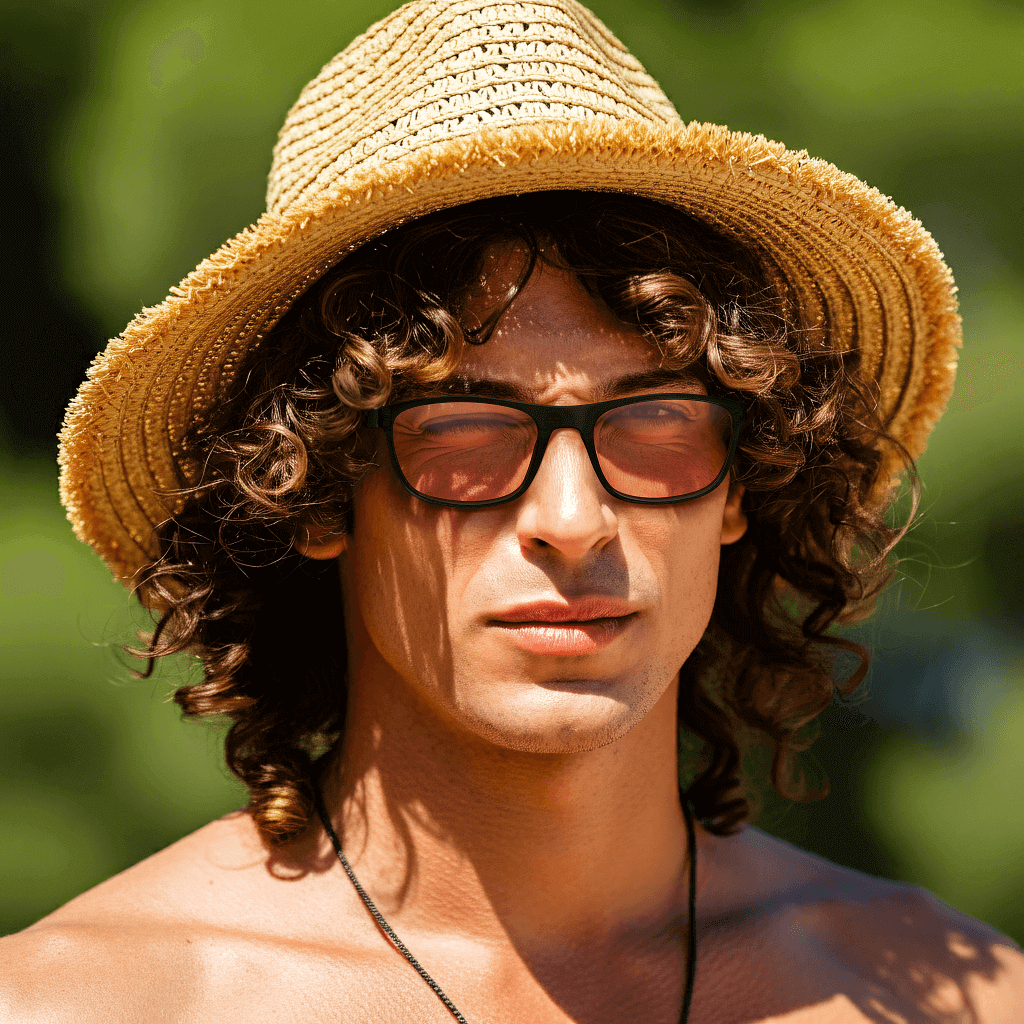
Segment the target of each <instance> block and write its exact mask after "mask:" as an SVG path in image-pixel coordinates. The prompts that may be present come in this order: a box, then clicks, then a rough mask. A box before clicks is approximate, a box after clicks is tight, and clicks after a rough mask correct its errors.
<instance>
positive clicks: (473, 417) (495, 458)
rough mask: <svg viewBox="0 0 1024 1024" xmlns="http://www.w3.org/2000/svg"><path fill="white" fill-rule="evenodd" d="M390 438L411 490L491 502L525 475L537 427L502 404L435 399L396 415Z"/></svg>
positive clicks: (525, 417) (448, 498) (452, 499)
mask: <svg viewBox="0 0 1024 1024" xmlns="http://www.w3.org/2000/svg"><path fill="white" fill-rule="evenodd" d="M393 436H394V439H395V454H396V455H397V456H398V465H399V466H400V467H401V470H402V474H403V475H404V476H405V479H406V480H407V481H408V483H409V485H410V486H411V487H412V488H413V490H415V491H417V492H418V493H420V494H423V495H426V496H427V497H429V498H440V499H441V500H443V501H494V500H495V499H497V498H504V497H505V496H506V495H508V494H511V493H512V492H513V491H514V490H515V489H516V488H517V487H518V486H519V485H520V484H521V483H522V482H523V480H524V478H525V477H526V470H527V469H528V468H529V465H530V458H531V457H532V455H533V448H534V444H535V443H536V441H537V425H536V424H535V423H534V422H533V419H532V418H531V417H530V416H528V415H527V414H526V413H525V412H521V411H520V410H519V409H509V408H507V407H505V406H503V405H490V404H488V403H486V402H437V403H434V404H432V405H417V406H414V407H413V408H411V409H405V410H403V411H402V412H401V413H399V414H398V416H397V418H396V419H395V425H394V431H393Z"/></svg>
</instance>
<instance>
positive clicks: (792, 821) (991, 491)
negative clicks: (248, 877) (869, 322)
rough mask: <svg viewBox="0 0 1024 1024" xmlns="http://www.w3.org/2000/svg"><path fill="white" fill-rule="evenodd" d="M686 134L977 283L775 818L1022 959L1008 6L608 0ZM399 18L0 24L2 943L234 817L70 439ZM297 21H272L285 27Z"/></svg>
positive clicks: (1017, 83) (1014, 143)
mask: <svg viewBox="0 0 1024 1024" xmlns="http://www.w3.org/2000/svg"><path fill="white" fill-rule="evenodd" d="M594 9H595V10H596V12H597V13H598V14H599V15H600V16H601V17H602V18H603V19H604V20H605V21H606V22H607V24H608V25H609V26H610V27H611V28H612V30H613V31H614V32H615V33H616V34H617V35H619V37H620V38H622V39H623V41H624V42H625V43H626V44H627V45H628V46H629V47H630V49H632V50H633V52H634V53H636V54H637V56H639V57H640V59H641V60H642V61H643V62H644V64H645V65H646V66H647V68H648V70H650V71H651V72H652V74H653V75H654V76H655V77H656V78H657V79H658V80H659V81H660V82H661V83H662V85H663V86H664V88H665V89H666V91H667V93H668V95H669V97H670V98H671V99H672V100H673V101H674V102H675V104H676V106H677V108H678V109H679V111H680V113H681V114H682V116H683V117H684V118H686V119H690V118H696V119H699V120H706V121H717V122H720V123H724V124H728V125H729V126H730V127H731V128H733V129H744V130H749V131H755V132H762V133H764V134H765V135H767V136H768V137H770V138H776V139H780V140H782V141H784V142H785V143H786V144H787V145H788V146H790V147H791V148H796V149H799V148H806V149H807V150H809V152H810V153H811V154H812V155H815V156H821V157H825V158H827V159H829V160H831V161H833V162H835V163H836V164H838V165H839V166H840V167H842V168H843V169H844V170H849V171H852V172H853V173H855V174H857V175H858V176H860V177H862V178H864V179H865V180H867V181H868V182H870V183H871V184H873V185H876V186H877V187H878V188H879V189H881V191H882V192H884V193H886V194H887V195H891V196H893V197H894V198H895V200H896V201H897V202H898V203H900V204H901V205H904V206H906V207H908V208H909V209H911V210H913V211H914V213H915V214H916V215H917V216H919V217H920V218H921V219H922V220H923V221H924V223H925V224H926V225H927V226H928V227H929V229H930V230H931V231H932V232H933V233H934V234H935V236H936V237H937V239H938V241H939V244H940V246H941V247H942V249H943V251H944V252H945V254H946V257H947V259H948V261H949V263H950V265H951V266H952V267H953V270H954V273H955V275H956V277H957V280H958V282H959V285H960V289H961V302H962V312H963V315H964V321H965V347H964V353H963V359H962V364H961V366H962V369H961V372H960V377H959V381H958V384H957V391H956V394H955V396H954V398H953V401H952V404H951V405H950V408H949V412H948V414H947V416H946V417H945V419H944V420H943V421H942V423H941V424H940V426H939V427H938V429H937V430H936V432H935V434H934V435H933V439H932V442H931V444H930V447H929V449H928V451H927V453H926V454H925V456H924V458H923V459H922V460H921V473H922V477H923V480H924V492H923V500H922V506H921V514H920V520H919V522H918V525H917V526H916V528H915V529H914V530H913V532H912V533H911V535H910V536H909V537H908V539H907V540H906V541H905V542H904V544H903V545H902V547H901V557H902V562H901V564H900V570H899V579H898V582H897V583H896V584H895V585H894V586H893V588H892V589H891V590H890V592H889V594H888V596H887V598H886V600H885V603H884V607H883V609H882V612H881V614H880V615H879V616H878V617H877V618H876V619H875V620H874V621H873V622H871V623H870V624H868V625H867V626H864V627H861V628H860V629H859V631H858V635H859V637H860V638H861V639H863V640H865V641H867V642H868V643H869V644H870V645H871V648H872V651H873V655H874V664H873V668H872V673H871V676H870V679H869V684H868V688H867V690H868V696H867V697H866V699H863V700H862V701H861V702H859V703H857V704H856V705H855V706H854V707H838V706H836V707H833V708H832V709H831V710H830V711H829V712H827V713H826V715H825V729H824V735H823V738H822V739H821V741H820V742H819V744H818V745H817V746H816V747H815V748H814V753H813V757H812V766H813V768H814V770H815V771H816V772H817V773H818V774H819V775H820V776H827V777H828V778H829V779H830V780H831V783H832V790H833V792H832V795H831V796H830V797H829V798H828V799H826V800H825V801H823V802H821V803H818V804H810V805H794V806H785V805H782V804H781V803H779V802H777V801H774V802H773V801H769V803H768V805H767V807H766V811H765V816H764V824H765V825H766V827H769V828H770V829H771V830H772V831H775V832H777V833H778V834H780V835H783V836H785V837H787V838H789V839H792V840H794V841H796V842H798V843H801V844H802V845H804V846H806V847H808V848H810V849H813V850H817V851H819V852H822V853H824V854H825V855H827V856H830V857H833V858H834V859H836V860H839V861H841V862H843V863H846V864H849V865H852V866H854V867H857V868H860V869H862V870H866V871H870V872H872V873H877V874H885V875H888V876H890V877H894V878H900V879H905V880H908V881H912V882H916V883H919V884H922V885H925V886H927V887H928V888H930V889H933V890H934V891H935V892H937V893H938V894H939V895H940V896H942V897H943V898H944V899H946V900H947V901H948V902H950V903H952V904H953V905H955V906H957V907H959V908H960V909H962V910H964V911H966V912H968V913H970V914H972V915H975V916H978V917H981V918H984V919H986V920H989V921H991V922H992V923H994V924H996V925H997V926H999V927H1000V928H1001V929H1003V930H1004V931H1006V932H1007V933H1009V934H1010V935H1012V936H1014V937H1015V938H1016V939H1017V940H1018V941H1020V940H1022V939H1024V900H1021V899H1020V896H1021V893H1022V890H1024V855H1022V851H1024V796H1022V790H1021V777H1022V774H1024V772H1022V769H1024V754H1022V745H1024V616H1022V613H1024V596H1022V595H1024V555H1022V552H1021V540H1020V535H1021V528H1022V527H1024V513H1022V511H1021V509H1022V504H1024V503H1022V500H1021V499H1022V497H1024V459H1022V454H1024V342H1022V337H1021V324H1022V322H1024V293H1022V287H1021V285H1022V279H1024V245H1022V241H1021V239H1022V237H1024V203H1022V202H1021V198H1020V180H1021V179H1020V167H1021V166H1022V164H1024V74H1022V69H1024V12H1022V10H1021V8H1020V6H1019V5H1017V4H1000V3H995V2H982V0H975V2H969V0H956V2H943V0H900V2H899V3H894V2H893V0H838V2H833V3H817V4H811V3H784V2H753V0H751V2H740V0H734V2H717V3H710V2H709V3H703V4H702V3H697V2H692V0H691V2H682V0H678V2H672V0H632V2H630V3H628V4H627V3H624V2H622V3H620V2H618V0H598V2H597V3H595V4H594ZM387 11H388V4H386V3H383V2H380V0H372V2H366V3H361V4H354V3H346V2H332V3H328V2H322V0H320V2H314V0H292V2H291V3H289V4H287V5H283V4H280V3H277V2H274V3H270V2H265V0H245V2H241V0H235V2H225V0H201V2H199V0H196V2H184V0H150V2H144V3H125V2H100V0H93V2H88V3H86V2H77V3H76V2H74V0H66V2H59V0H34V2H32V3H27V2H25V3H11V2H8V3H4V4H0V39H2V46H3V54H2V60H0V76H2V79H0V87H2V88H0V95H2V96H3V110H2V115H3V119H4V124H3V131H4V135H3V138H4V140H5V147H6V148H5V154H4V161H3V164H4V167H3V174H4V177H5V186H6V187H5V190H4V197H5V201H6V202H5V205H6V211H5V216H6V219H7V228H6V235H7V238H8V245H7V246H6V247H5V252H4V254H3V257H2V258H3V260H4V266H3V273H2V275H0V287H2V289H3V311H4V315H3V321H2V322H3V331H4V335H5V338H4V346H3V360H4V365H3V372H2V373H0V488H2V505H0V783H2V784H0V932H6V931H11V930H15V929H18V928H20V927H23V926H24V925H26V924H28V923H29V922H31V921H32V920H34V919H36V918H37V917H39V916H41V915H43V914H45V913H47V912H48V911H49V910H51V909H53V908H54V907H55V906H57V905H59V904H60V903H62V902H64V901H65V900H67V899H69V898H70V897H72V896H74V895H75V894H76V893H78V892H80V891H82V890H83V889H85V888H86V887H88V886H90V885H93V884H94V883H96V882H98V881H100V880H101V879H103V878H105V877H107V876H108V875H110V874H112V873H114V872H116V871H118V870H121V869H122V868H124V867H126V866H128V865H129V864H131V863H133V862H135V861H136V860H138V859H140V858H141V857H144V856H146V855H148V854H150V853H152V852H153V851H155V850H157V849H159V848H160V847H162V846H164V845H166V844H167V843H169V842H172V841H173V840H174V839H176V838H177V837H179V836H181V835H183V834H184V833H186V832H188V831H190V830H191V829H194V828H196V827H198V826H199V825H201V824H202V823H204V822H205V821H207V820H209V819H210V818H211V817H212V816H214V815H217V814H219V813H223V812H224V811H227V810H230V809H231V808H233V807H236V806H238V805H239V804H240V803H241V802H242V799H243V797H242V794H241V792H240V790H239V789H238V787H237V786H236V785H234V784H233V783H232V782H231V781H230V780H229V779H228V777H227V776H226V773H225V771H224V770H223V769H222V768H221V767H220V753H219V743H220V734H219V732H218V730H217V729H216V728H215V727H210V726H203V725H194V724H188V725H184V724H182V723H181V722H180V721H179V716H178V714H177V710H176V708H175V706H174V705H173V704H170V703H168V700H167V695H168V692H169V691H170V690H171V689H172V688H173V686H174V685H176V683H177V682H179V681H180V679H181V678H182V676H183V674H185V673H187V672H189V671H194V669H191V668H189V666H187V665H184V664H178V665H176V666H165V667H163V668H162V669H161V670H160V672H159V673H158V674H157V675H156V677H155V678H153V679H150V680H147V681H145V682H140V681H137V680H133V679H132V678H131V676H130V673H129V667H128V662H129V659H128V658H127V657H126V656H125V655H123V654H122V653H121V652H120V645H121V644H122V643H124V642H126V641H130V640H131V639H132V636H133V631H134V630H135V629H137V628H139V627H140V626H142V625H144V618H143V616H142V615H141V613H140V612H139V611H138V610H137V609H136V610H133V609H132V607H131V606H130V604H129V601H128V599H127V596H126V595H125V593H124V592H123V591H121V590H120V589H119V588H118V587H117V586H115V585H114V584H113V583H112V582H111V581H110V580H109V579H107V577H106V572H105V570H104V568H103V567H102V565H101V564H100V563H99V561H98V560H97V559H96V558H95V556H93V555H92V553H91V552H90V551H89V550H88V549H87V548H85V547H84V546H83V545H81V544H79V543H78V542H77V541H75V539H74V538H73V536H72V534H71V531H70V528H69V527H68V525H67V523H66V521H65V520H64V518H63V512H62V510H61V509H60V507H59V505H58V503H57V499H56V470H55V465H54V453H55V443H54V434H55V431H56V429H57V426H58V424H59V421H60V416H61V412H62V410H63V407H64V406H65V405H66V403H67V401H68V400H69V398H70V397H71V395H72V394H73V391H74V388H75V386H76V385H77V383H78V381H80V380H81V379H82V377H83V375H84V371H85V367H86V365H87V364H88V361H89V360H90V359H91V357H92V355H93V354H94V353H95V352H96V351H97V350H98V349H99V348H101V347H102V345H103V343H104V339H105V338H107V337H109V336H112V335H114V334H116V333H117V332H118V331H119V330H120V329H121V328H122V327H123V326H124V324H125V323H126V322H127V321H128V320H129V319H130V318H131V316H132V315H133V314H134V313H135V312H136V311H137V310H138V309H140V308H141V307H143V306H144V305H148V304H152V303H155V302H158V301H159V300H160V299H162V298H163V297H164V295H165V294H166V292H167V289H168V287H169V286H170V285H171V284H173V283H175V282H177V281H178V280H179V279H180V278H181V277H182V276H184V274H185V273H186V272H187V271H188V270H190V269H191V268H192V267H193V266H194V265H195V264H196V263H197V262H198V261H199V260H200V259H201V258H202V257H204V256H205V255H207V254H208V253H209V252H211V251H212V250H213V249H215V248H216V247H217V246H218V245H219V244H220V243H221V242H222V241H223V240H224V239H225V238H227V237H228V236H230V235H232V234H234V233H235V232H236V231H238V230H240V229H241V228H242V227H244V226H245V225H246V224H248V223H250V222H251V221H253V220H254V219H255V218H256V217H257V216H258V214H259V212H260V211H261V209H262V208H263V183H264V180H265V175H266V172H267V169H268V167H269V162H270V150H271V146H272V144H273V142H274V139H275V136H276V132H277V129H278V127H279V125H280V123H281V122H282V120H283V118H284V115H285V112H286V111H287V109H288V107H289V106H290V104H291V103H292V101H293V100H294V98H295V96H296V95H297V93H298V91H299V89H300V88H301V86H302V85H303V83H304V82H306V81H307V80H308V79H309V78H311V77H312V76H313V75H314V74H315V73H316V72H317V71H318V70H319V68H320V67H321V65H322V64H323V63H325V62H326V61H327V60H328V59H329V58H330V57H331V56H332V55H333V53H334V52H335V51H336V50H339V49H341V48H342V46H343V45H345V44H346V43H347V42H348V41H349V40H350V39H351V38H352V37H353V36H354V35H355V34H357V33H358V32H360V31H362V30H363V29H365V28H366V27H367V26H368V25H369V24H370V23H371V22H372V21H373V20H375V19H376V18H378V17H381V16H383V15H384V14H386V13H387ZM285 12H287V14H286V13H285Z"/></svg>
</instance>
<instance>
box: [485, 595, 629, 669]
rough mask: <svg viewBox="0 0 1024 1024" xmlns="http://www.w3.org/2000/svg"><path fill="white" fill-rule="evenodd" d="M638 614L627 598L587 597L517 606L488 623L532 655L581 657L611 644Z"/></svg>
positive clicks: (499, 613)
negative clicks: (625, 599) (626, 600)
mask: <svg viewBox="0 0 1024 1024" xmlns="http://www.w3.org/2000/svg"><path fill="white" fill-rule="evenodd" d="M637 614H638V613H637V612H636V610H635V609H633V608H631V607H630V605H629V604H628V603H627V602H625V601H620V600H617V599H615V598H608V597H586V598H580V599H578V600H575V601H568V602H559V601H534V602H531V603H529V604H520V605H515V606H514V607H512V608H506V609H504V610H503V611H501V612H498V613H497V614H496V615H494V616H493V617H492V618H491V619H490V620H489V623H488V624H489V625H490V626H492V627H494V628H495V629H497V630H499V631H500V632H502V633H504V634H505V636H506V637H507V638H508V639H509V640H510V641H511V642H512V643H513V644H514V645H515V646H516V647H518V648H520V649H521V650H523V651H526V652H528V653H530V654H542V655H549V656H554V657H579V656H581V655H585V654H593V653H595V652H597V651H599V650H601V649H602V648H604V647H607V646H608V645H609V644H610V643H612V642H613V641H614V640H615V639H617V638H618V637H619V636H620V635H621V634H622V633H623V632H624V631H625V630H627V629H628V628H629V626H630V625H631V624H632V623H633V622H634V621H635V620H636V618H637Z"/></svg>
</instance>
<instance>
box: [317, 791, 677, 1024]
mask: <svg viewBox="0 0 1024 1024" xmlns="http://www.w3.org/2000/svg"><path fill="white" fill-rule="evenodd" d="M680 795H681V796H682V804H683V817H684V818H685V819H686V837H687V840H688V841H689V844H690V898H689V921H688V927H689V942H688V943H687V950H686V987H685V988H684V989H683V1009H682V1012H681V1013H680V1014H679V1024H686V1022H687V1020H688V1019H689V1016H690V1000H691V999H692V998H693V979H694V975H696V973H697V915H696V907H697V836H696V832H695V829H694V826H693V808H692V807H690V801H689V800H687V799H686V797H685V796H684V795H682V794H680ZM314 796H315V800H316V809H317V813H318V814H319V815H320V821H321V822H322V823H323V826H324V829H325V830H326V832H327V835H328V836H329V837H330V840H331V845H332V846H333V847H334V852H335V853H336V854H337V855H338V860H340V861H341V866H342V867H343V868H344V869H345V874H346V875H348V879H349V881H350V882H351V883H352V886H353V888H354V889H355V891H356V892H357V893H358V894H359V898H360V899H361V900H362V901H363V905H364V906H365V907H366V909H367V910H368V911H369V912H370V914H371V915H372V917H373V919H374V921H376V922H377V926H378V927H379V928H380V930H381V931H382V932H383V933H384V934H385V935H386V936H387V937H388V939H389V940H390V941H391V944H392V945H393V946H394V947H395V949H397V950H398V952H399V953H401V954H402V956H404V957H405V959H406V960H408V961H409V963H410V964H412V966H413V967H414V968H416V973H417V974H419V976H420V977H421V978H422V979H423V980H424V981H425V982H426V983H427V984H428V985H429V986H430V987H431V989H433V992H434V995H436V996H437V998H438V999H440V1000H441V1002H442V1003H444V1005H445V1006H446V1007H447V1009H448V1012H449V1013H450V1014H451V1015H452V1016H453V1017H454V1018H455V1019H456V1020H457V1021H458V1022H459V1024H468V1022H467V1021H466V1018H465V1017H463V1016H462V1014H461V1013H460V1012H459V1010H458V1008H457V1007H456V1006H455V1004H454V1003H453V1002H452V1001H451V1000H450V999H449V998H448V997H447V996H446V995H445V994H444V992H443V991H442V990H441V986H440V985H438V983H437V982H436V981H434V979H433V978H432V977H431V976H430V975H429V974H428V973H427V971H426V969H425V968H424V967H423V965H422V964H421V963H420V962H419V961H418V960H417V959H416V957H414V956H413V955H412V953H410V952H409V949H408V947H407V946H406V945H405V943H404V942H402V940H401V939H400V938H399V937H398V936H397V935H396V934H395V932H394V930H393V929H392V927H391V925H389V924H388V923H387V921H385V920H384V915H383V914H382V913H381V912H380V911H379V910H378V909H377V907H376V906H375V905H374V902H373V900H371V899H370V897H369V896H368V895H367V893H366V890H365V889H364V888H363V887H362V885H360V884H359V879H358V878H356V873H355V872H354V871H353V870H352V865H351V864H349V862H348V860H347V859H346V857H345V854H344V853H343V852H342V849H341V843H340V842H339V840H338V837H337V835H336V834H335V831H334V828H333V827H332V825H331V819H330V818H329V817H328V815H327V808H326V807H324V800H323V796H322V794H321V793H320V787H319V786H317V787H316V791H315V794H314Z"/></svg>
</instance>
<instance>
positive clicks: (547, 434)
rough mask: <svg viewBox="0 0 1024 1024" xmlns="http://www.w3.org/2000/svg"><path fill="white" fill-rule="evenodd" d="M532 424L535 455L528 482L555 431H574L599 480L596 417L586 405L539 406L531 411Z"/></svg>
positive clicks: (541, 460)
mask: <svg viewBox="0 0 1024 1024" xmlns="http://www.w3.org/2000/svg"><path fill="white" fill-rule="evenodd" d="M531 415H532V416H533V419H534V422H535V423H536V424H537V442H536V445H537V447H536V454H535V455H534V466H533V472H532V473H531V474H530V482H531V483H532V482H533V477H534V476H535V475H536V473H537V471H538V470H539V469H540V466H541V463H542V462H543V461H544V456H545V455H547V450H548V442H549V441H550V440H551V435H552V434H553V433H554V432H555V431H556V430H575V431H576V433H577V434H579V436H580V440H581V441H582V442H583V447H584V448H586V450H587V456H588V458H589V459H590V463H591V465H592V466H593V468H594V471H595V473H597V475H598V479H600V478H601V468H600V466H598V464H597V453H596V451H595V449H594V427H595V425H596V423H597V416H596V415H595V414H594V412H593V409H592V408H591V407H590V406H588V405H541V406H535V407H534V409H532V410H531Z"/></svg>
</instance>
